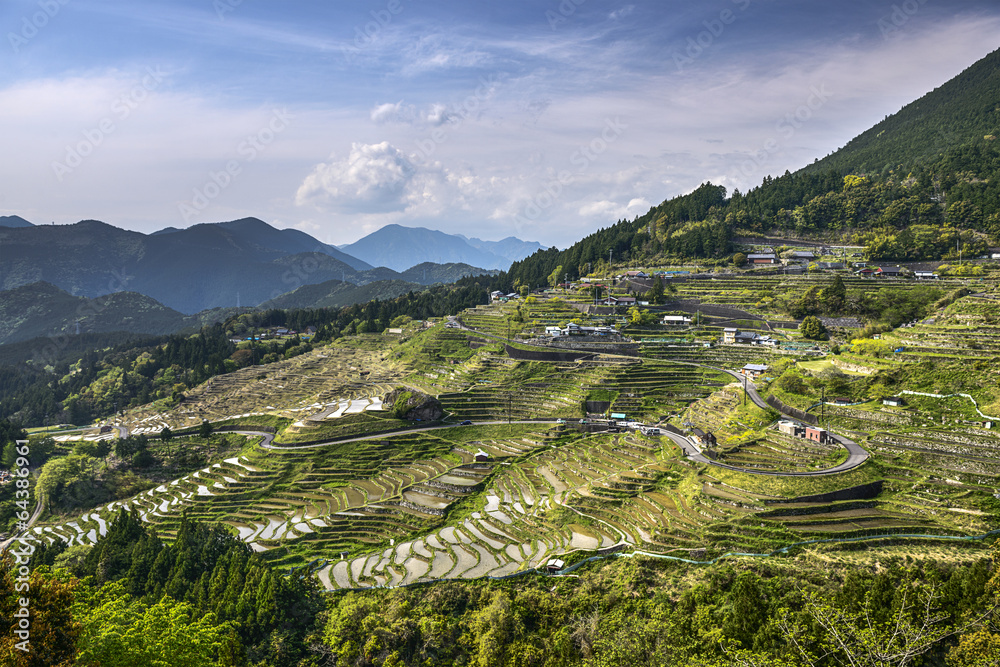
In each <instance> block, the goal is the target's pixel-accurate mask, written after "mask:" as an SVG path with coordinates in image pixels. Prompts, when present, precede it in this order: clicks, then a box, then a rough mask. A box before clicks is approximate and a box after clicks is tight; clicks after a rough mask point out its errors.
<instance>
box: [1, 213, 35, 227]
mask: <svg viewBox="0 0 1000 667" xmlns="http://www.w3.org/2000/svg"><path fill="white" fill-rule="evenodd" d="M0 227H34V225H33V224H31V223H30V222H28V221H27V220H25V219H24V218H22V217H21V216H19V215H0Z"/></svg>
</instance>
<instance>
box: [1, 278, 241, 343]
mask: <svg viewBox="0 0 1000 667" xmlns="http://www.w3.org/2000/svg"><path fill="white" fill-rule="evenodd" d="M222 319H224V317H220V318H219V320H220V321H221V320H222ZM202 323H203V320H202V318H200V317H198V316H191V317H188V316H185V315H182V314H181V313H179V312H177V311H176V310H173V309H171V308H167V307H166V306H164V305H163V304H161V303H158V302H157V301H155V300H154V299H151V298H149V297H148V296H144V295H142V294H136V293H135V292H116V293H114V294H108V295H105V296H102V297H98V298H96V299H87V298H84V297H77V296H73V295H71V294H67V293H66V292H64V291H63V290H61V289H59V288H58V287H56V286H55V285H52V284H50V283H46V282H38V283H32V284H30V285H23V286H21V287H18V288H16V289H13V290H7V291H4V292H0V345H3V344H7V343H13V342H17V341H23V340H28V339H31V338H37V337H42V336H46V337H57V338H55V340H54V341H53V342H52V343H51V344H55V345H58V344H59V338H58V336H61V335H76V334H77V333H104V332H110V331H122V332H128V333H137V334H166V333H173V332H176V331H180V330H182V329H184V328H188V327H191V328H197V327H199V326H201V324H202ZM77 325H79V331H78V330H77Z"/></svg>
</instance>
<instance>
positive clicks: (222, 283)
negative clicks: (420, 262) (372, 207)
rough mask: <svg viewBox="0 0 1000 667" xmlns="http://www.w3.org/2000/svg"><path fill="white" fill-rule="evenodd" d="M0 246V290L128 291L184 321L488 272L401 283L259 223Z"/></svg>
mask: <svg viewBox="0 0 1000 667" xmlns="http://www.w3.org/2000/svg"><path fill="white" fill-rule="evenodd" d="M2 237H3V238H2V240H3V245H4V252H3V253H2V254H0V289H6V290H9V289H14V288H17V287H22V286H24V285H29V284H32V283H37V282H42V281H44V282H47V283H51V284H52V285H55V286H56V287H58V288H59V289H61V290H64V291H66V292H68V293H70V294H72V295H74V296H78V297H87V298H96V297H102V296H104V295H107V294H111V293H114V292H121V291H131V292H137V293H140V294H144V295H146V296H148V297H152V298H153V299H155V300H156V301H158V302H160V303H161V304H163V305H164V306H166V307H168V308H172V309H173V310H176V311H179V312H180V313H183V314H186V315H190V314H193V313H197V312H199V311H203V310H207V309H211V308H220V307H223V308H225V307H235V306H242V307H252V306H256V305H258V304H260V303H262V302H264V301H266V300H268V299H272V298H275V297H277V296H280V295H282V294H285V293H287V292H291V291H293V290H295V289H297V288H299V287H302V286H303V285H311V284H316V283H321V282H325V281H328V280H341V281H346V282H350V283H354V284H355V285H364V284H367V283H372V282H377V281H381V280H401V279H403V280H409V281H411V282H417V283H421V284H430V283H434V282H437V281H439V280H447V279H449V278H450V279H451V280H454V279H456V278H457V277H459V276H462V275H469V274H477V273H482V272H483V271H484V270H483V269H477V268H475V267H466V268H462V267H454V266H449V267H443V268H436V267H430V269H429V270H428V273H429V274H430V275H428V276H427V278H428V280H427V283H425V282H424V271H423V269H422V270H421V271H420V272H419V275H416V274H408V275H407V276H406V277H405V278H404V277H402V276H401V274H399V273H397V272H396V271H394V270H392V269H389V268H386V267H375V268H373V267H372V266H371V265H369V264H367V263H365V262H363V261H361V260H358V259H356V258H353V257H351V256H349V255H347V254H345V253H343V252H341V251H340V250H338V249H337V248H334V247H333V246H329V245H327V244H324V243H320V242H319V241H317V240H316V239H314V238H312V237H311V236H309V235H307V234H304V233H303V232H300V231H297V230H293V229H283V230H278V229H275V228H274V227H271V226H270V225H268V224H267V223H265V222H263V221H261V220H258V219H256V218H246V219H243V220H236V221H232V222H224V223H215V224H202V225H195V226H193V227H190V228H188V229H183V230H177V229H172V228H168V229H164V230H160V232H158V233H155V234H149V235H147V234H141V233H139V232H133V231H129V230H125V229H119V228H117V227H114V226H112V225H109V224H106V223H103V222H99V221H96V220H85V221H82V222H78V223H76V224H73V225H40V226H29V227H20V228H7V229H4V230H3V232H2ZM416 263H417V262H416V261H414V262H413V264H416ZM411 266H412V265H411ZM404 268H406V267H404ZM424 268H428V267H424Z"/></svg>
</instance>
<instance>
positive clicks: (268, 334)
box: [229, 327, 316, 344]
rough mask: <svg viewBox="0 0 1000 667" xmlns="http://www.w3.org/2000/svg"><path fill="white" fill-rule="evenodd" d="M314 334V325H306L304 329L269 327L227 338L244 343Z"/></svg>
mask: <svg viewBox="0 0 1000 667" xmlns="http://www.w3.org/2000/svg"><path fill="white" fill-rule="evenodd" d="M315 335H316V327H306V330H305V331H295V330H293V329H287V328H285V327H271V328H269V329H265V330H264V331H259V332H255V333H254V334H253V335H251V336H242V337H240V336H234V337H233V338H230V339H229V340H230V341H231V342H232V343H237V344H238V343H244V342H247V343H248V342H250V341H262V340H275V339H279V338H294V337H295V336H301V337H302V338H311V337H312V336H315Z"/></svg>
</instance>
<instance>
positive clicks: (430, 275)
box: [400, 262, 500, 285]
mask: <svg viewBox="0 0 1000 667" xmlns="http://www.w3.org/2000/svg"><path fill="white" fill-rule="evenodd" d="M498 273H500V272H499V271H498V270H496V269H492V270H489V271H487V270H486V269H479V268H476V267H475V266H469V265H468V264H435V263H434V262H424V263H423V264H417V265H416V266H411V267H410V268H408V269H407V270H406V271H403V272H402V273H401V274H400V276H401V277H402V279H403V280H409V281H410V282H414V283H420V284H421V285H433V284H434V283H453V282H455V281H456V280H459V279H461V278H464V277H466V276H482V275H496V274H498Z"/></svg>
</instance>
